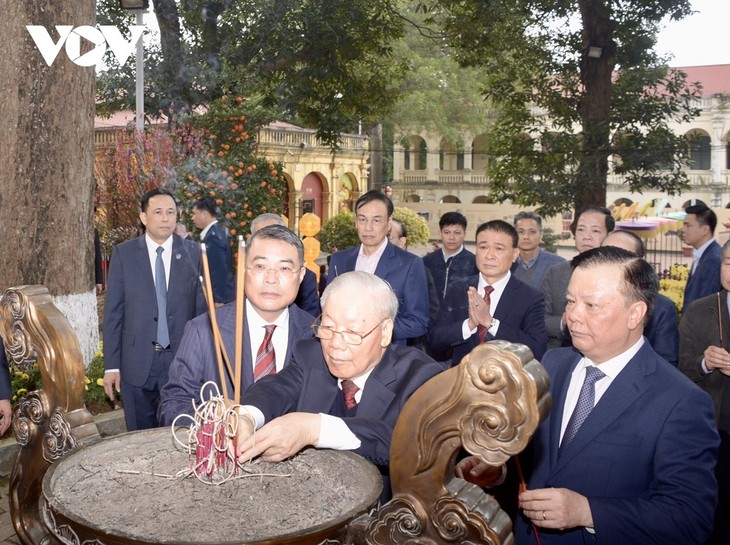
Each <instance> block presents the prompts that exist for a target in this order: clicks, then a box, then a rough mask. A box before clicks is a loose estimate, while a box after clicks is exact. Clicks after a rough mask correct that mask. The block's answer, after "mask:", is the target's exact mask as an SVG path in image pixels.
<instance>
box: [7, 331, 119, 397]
mask: <svg viewBox="0 0 730 545" xmlns="http://www.w3.org/2000/svg"><path fill="white" fill-rule="evenodd" d="M103 379H104V353H103V344H102V343H99V350H97V351H96V353H95V354H94V359H92V360H91V363H89V366H88V368H87V369H86V373H85V376H84V403H86V405H87V407H89V408H90V409H91V410H92V411H93V410H94V408H98V407H100V406H104V405H105V404H109V401H108V399H107V397H106V394H105V393H104V382H103ZM10 383H11V386H12V390H13V397H12V399H11V402H12V403H13V404H15V403H17V402H18V401H20V399H21V398H23V397H24V396H25V395H26V394H27V393H28V392H33V391H35V390H38V389H40V388H41V386H42V384H41V373H40V370H39V368H38V365H37V364H34V365H33V366H32V367H31V368H30V370H29V371H27V372H25V371H19V370H17V371H14V370H12V369H11V370H10ZM109 408H113V406H112V405H109Z"/></svg>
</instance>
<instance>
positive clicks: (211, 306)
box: [200, 243, 235, 401]
mask: <svg viewBox="0 0 730 545" xmlns="http://www.w3.org/2000/svg"><path fill="white" fill-rule="evenodd" d="M200 250H201V252H202V258H203V277H204V278H205V282H204V287H205V293H206V295H205V300H206V302H207V303H208V314H210V325H211V328H212V329H213V343H214V344H215V356H216V359H217V361H218V374H219V375H220V377H221V389H222V390H223V399H225V400H226V401H229V400H230V398H229V397H228V385H227V381H226V374H225V369H224V368H223V358H222V355H221V347H222V346H223V341H222V340H221V332H220V329H218V318H217V317H216V314H215V300H214V299H213V287H212V284H211V282H210V268H209V267H208V252H207V250H206V248H205V243H201V244H200ZM229 371H230V370H229ZM234 388H235V384H234Z"/></svg>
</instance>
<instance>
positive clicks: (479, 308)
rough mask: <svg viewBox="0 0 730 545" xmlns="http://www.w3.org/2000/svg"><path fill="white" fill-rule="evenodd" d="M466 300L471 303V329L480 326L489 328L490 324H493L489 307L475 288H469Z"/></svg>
mask: <svg viewBox="0 0 730 545" xmlns="http://www.w3.org/2000/svg"><path fill="white" fill-rule="evenodd" d="M466 298H467V301H468V302H469V329H470V330H472V329H475V328H476V327H477V326H480V325H481V326H484V327H489V324H491V323H492V315H491V314H490V312H489V306H488V305H487V304H486V303H485V302H484V298H483V297H482V296H481V295H479V292H478V291H477V289H476V288H475V287H474V286H469V288H468V289H467V291H466Z"/></svg>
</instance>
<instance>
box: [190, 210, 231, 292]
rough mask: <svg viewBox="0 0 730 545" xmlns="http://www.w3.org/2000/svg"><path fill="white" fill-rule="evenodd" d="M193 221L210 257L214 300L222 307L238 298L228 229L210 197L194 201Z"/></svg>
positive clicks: (209, 265) (209, 266) (209, 264)
mask: <svg viewBox="0 0 730 545" xmlns="http://www.w3.org/2000/svg"><path fill="white" fill-rule="evenodd" d="M192 219H193V223H194V224H195V227H197V228H198V229H200V241H201V242H202V243H204V244H205V253H206V254H207V256H208V269H209V271H210V283H211V287H212V288H213V299H214V300H215V302H216V303H217V304H219V305H221V304H223V303H229V302H231V301H233V299H234V298H235V296H236V294H235V286H234V280H233V257H232V255H233V254H232V252H231V238H230V237H229V236H228V229H226V228H225V227H224V226H223V225H221V224H220V223H218V205H217V204H216V203H215V200H214V199H212V198H210V197H208V198H205V199H200V200H197V201H195V202H193V206H192Z"/></svg>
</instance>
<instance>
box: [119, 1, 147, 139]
mask: <svg viewBox="0 0 730 545" xmlns="http://www.w3.org/2000/svg"><path fill="white" fill-rule="evenodd" d="M119 5H120V6H121V8H122V9H126V10H130V11H134V12H135V13H136V15H137V21H136V22H137V24H138V25H140V26H141V25H143V24H144V19H143V18H144V14H145V13H147V8H149V6H150V4H149V0H119ZM143 36H144V35H142V36H140V38H139V40H138V41H137V71H136V74H135V78H134V80H135V100H136V124H135V125H136V127H137V131H138V132H140V133H141V132H142V131H143V130H144V39H143Z"/></svg>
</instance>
